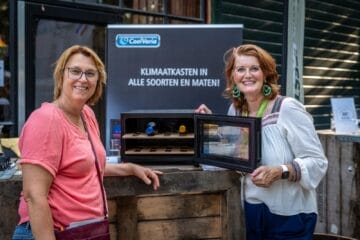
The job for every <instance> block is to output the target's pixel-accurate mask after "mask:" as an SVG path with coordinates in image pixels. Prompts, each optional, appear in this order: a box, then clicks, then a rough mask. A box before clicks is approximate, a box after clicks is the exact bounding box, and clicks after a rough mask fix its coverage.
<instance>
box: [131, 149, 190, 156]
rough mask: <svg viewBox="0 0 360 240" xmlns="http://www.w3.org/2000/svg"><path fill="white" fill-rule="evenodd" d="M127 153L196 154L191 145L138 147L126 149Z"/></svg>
mask: <svg viewBox="0 0 360 240" xmlns="http://www.w3.org/2000/svg"><path fill="white" fill-rule="evenodd" d="M125 154H126V155H180V154H181V155H194V149H192V148H189V147H153V148H148V147H138V148H131V149H128V150H126V151H125Z"/></svg>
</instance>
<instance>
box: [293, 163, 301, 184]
mask: <svg viewBox="0 0 360 240" xmlns="http://www.w3.org/2000/svg"><path fill="white" fill-rule="evenodd" d="M291 165H292V167H293V169H294V175H295V178H294V179H292V180H293V181H294V182H298V181H300V179H301V170H300V166H299V164H298V163H297V162H295V161H293V162H292V163H291Z"/></svg>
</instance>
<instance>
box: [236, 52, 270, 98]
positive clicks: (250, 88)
mask: <svg viewBox="0 0 360 240" xmlns="http://www.w3.org/2000/svg"><path fill="white" fill-rule="evenodd" d="M232 76H233V80H234V82H235V84H236V85H237V87H238V88H239V90H240V92H241V93H243V94H244V96H245V97H246V98H249V97H252V98H257V97H259V96H260V97H262V87H263V84H264V79H265V75H264V73H263V71H262V70H261V68H260V63H259V61H258V59H257V58H256V57H254V56H247V55H239V56H236V57H235V62H234V67H233V73H232Z"/></svg>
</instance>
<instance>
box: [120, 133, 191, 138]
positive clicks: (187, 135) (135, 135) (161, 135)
mask: <svg viewBox="0 0 360 240" xmlns="http://www.w3.org/2000/svg"><path fill="white" fill-rule="evenodd" d="M122 137H123V139H194V133H185V134H179V133H159V134H155V135H154V136H148V135H146V134H145V133H126V134H124V135H123V136H122Z"/></svg>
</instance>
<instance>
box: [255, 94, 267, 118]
mask: <svg viewBox="0 0 360 240" xmlns="http://www.w3.org/2000/svg"><path fill="white" fill-rule="evenodd" d="M268 102H269V101H268V100H267V99H266V98H263V100H262V101H261V105H260V108H259V110H258V112H257V113H256V117H261V118H262V117H263V115H264V112H265V110H266V107H267V105H268Z"/></svg>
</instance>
